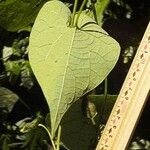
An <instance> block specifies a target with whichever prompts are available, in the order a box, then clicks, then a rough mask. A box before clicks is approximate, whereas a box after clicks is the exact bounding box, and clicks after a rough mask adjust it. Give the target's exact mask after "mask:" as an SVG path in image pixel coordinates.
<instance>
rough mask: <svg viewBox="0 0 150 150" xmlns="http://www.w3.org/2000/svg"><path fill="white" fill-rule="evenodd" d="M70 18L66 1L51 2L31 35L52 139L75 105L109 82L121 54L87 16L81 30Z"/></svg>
mask: <svg viewBox="0 0 150 150" xmlns="http://www.w3.org/2000/svg"><path fill="white" fill-rule="evenodd" d="M70 18H71V12H70V10H69V9H68V7H66V6H65V5H64V4H63V3H62V2H60V1H56V0H54V1H50V2H47V3H46V4H45V5H44V6H43V7H42V9H41V10H40V12H39V14H38V16H37V18H36V21H35V24H34V26H33V28H32V32H31V36H30V44H29V59H30V64H31V67H32V69H33V72H34V74H35V76H36V78H37V80H38V82H39V84H40V86H41V88H42V90H43V93H44V95H45V97H46V100H47V103H48V105H49V108H50V119H51V134H52V136H55V132H56V129H57V128H58V125H59V123H60V120H61V119H62V117H63V115H64V114H65V112H66V111H67V109H68V108H69V107H70V106H71V105H72V103H73V102H75V101H76V100H78V99H79V98H80V97H81V96H83V95H84V94H85V93H87V92H89V91H91V90H92V89H94V88H95V87H96V86H98V85H99V84H100V83H101V82H102V81H103V80H104V79H105V77H106V76H107V75H108V73H109V72H110V71H111V70H112V68H113V67H114V65H115V63H116V61H117V59H118V57H119V51H120V47H119V44H118V43H117V42H116V41H115V40H114V39H113V38H111V37H110V36H109V35H108V34H107V32H105V31H104V30H103V29H102V28H101V27H99V26H98V25H97V24H96V23H95V22H94V21H93V20H92V19H91V18H90V17H88V16H87V15H85V14H81V15H80V18H79V21H78V28H76V27H74V28H71V27H70V26H69V22H70Z"/></svg>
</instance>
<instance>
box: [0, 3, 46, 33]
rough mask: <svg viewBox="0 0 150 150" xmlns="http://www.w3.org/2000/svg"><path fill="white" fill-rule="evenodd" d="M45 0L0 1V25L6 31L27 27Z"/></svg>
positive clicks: (32, 21)
mask: <svg viewBox="0 0 150 150" xmlns="http://www.w3.org/2000/svg"><path fill="white" fill-rule="evenodd" d="M46 1H47V0H38V1H37V0H4V1H2V2H0V26H1V27H3V28H5V29H6V30H8V31H18V30H21V29H25V28H26V29H27V28H28V27H29V26H31V24H32V23H34V20H35V18H36V15H37V13H38V12H39V10H40V8H41V7H42V6H43V4H44V3H45V2H46Z"/></svg>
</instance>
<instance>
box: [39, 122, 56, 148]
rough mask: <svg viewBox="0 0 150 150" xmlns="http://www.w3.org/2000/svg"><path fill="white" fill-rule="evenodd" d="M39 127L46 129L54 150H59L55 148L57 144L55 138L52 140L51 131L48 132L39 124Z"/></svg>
mask: <svg viewBox="0 0 150 150" xmlns="http://www.w3.org/2000/svg"><path fill="white" fill-rule="evenodd" d="M38 126H39V127H42V128H43V129H45V131H46V132H47V134H48V136H49V138H50V140H51V142H52V146H53V149H54V150H57V149H56V147H55V143H54V141H53V138H52V136H51V134H50V132H49V130H48V129H47V128H46V127H45V126H44V125H43V124H39V125H38Z"/></svg>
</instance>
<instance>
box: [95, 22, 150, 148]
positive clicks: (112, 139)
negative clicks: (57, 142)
mask: <svg viewBox="0 0 150 150" xmlns="http://www.w3.org/2000/svg"><path fill="white" fill-rule="evenodd" d="M149 90H150V23H149V24H148V26H147V29H146V31H145V34H144V36H143V39H142V41H141V43H140V46H139V48H138V50H137V52H136V55H135V57H134V60H133V62H132V64H131V67H130V69H129V72H128V74H127V76H126V79H125V81H124V84H123V86H122V88H121V91H120V93H119V95H118V98H117V100H116V103H115V105H114V107H113V110H112V112H111V114H110V117H109V119H108V122H107V124H106V127H105V129H104V131H103V133H102V136H101V138H100V141H99V143H98V145H97V148H96V150H125V149H126V147H127V145H128V142H129V139H130V137H131V135H132V133H133V130H134V128H135V126H136V124H137V122H138V119H139V117H140V114H141V112H142V109H143V108H144V104H145V103H146V99H147V97H148V94H149Z"/></svg>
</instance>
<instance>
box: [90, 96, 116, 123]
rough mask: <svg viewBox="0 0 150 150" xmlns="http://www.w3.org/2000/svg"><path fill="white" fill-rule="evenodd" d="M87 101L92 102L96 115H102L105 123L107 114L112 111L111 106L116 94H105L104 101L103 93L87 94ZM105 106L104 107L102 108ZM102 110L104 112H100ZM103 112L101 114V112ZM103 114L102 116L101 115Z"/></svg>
mask: <svg viewBox="0 0 150 150" xmlns="http://www.w3.org/2000/svg"><path fill="white" fill-rule="evenodd" d="M88 99H89V101H91V102H93V103H94V104H95V106H96V110H97V112H98V117H100V118H101V117H102V122H103V123H106V122H107V120H108V118H109V115H110V113H111V111H112V108H113V106H114V104H115V101H116V99H117V95H109V94H108V95H107V99H106V101H105V95H103V94H102V95H89V96H88ZM104 107H105V108H104ZM103 110H104V112H102V111H103ZM102 113H103V114H102ZM101 115H103V116H101Z"/></svg>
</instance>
